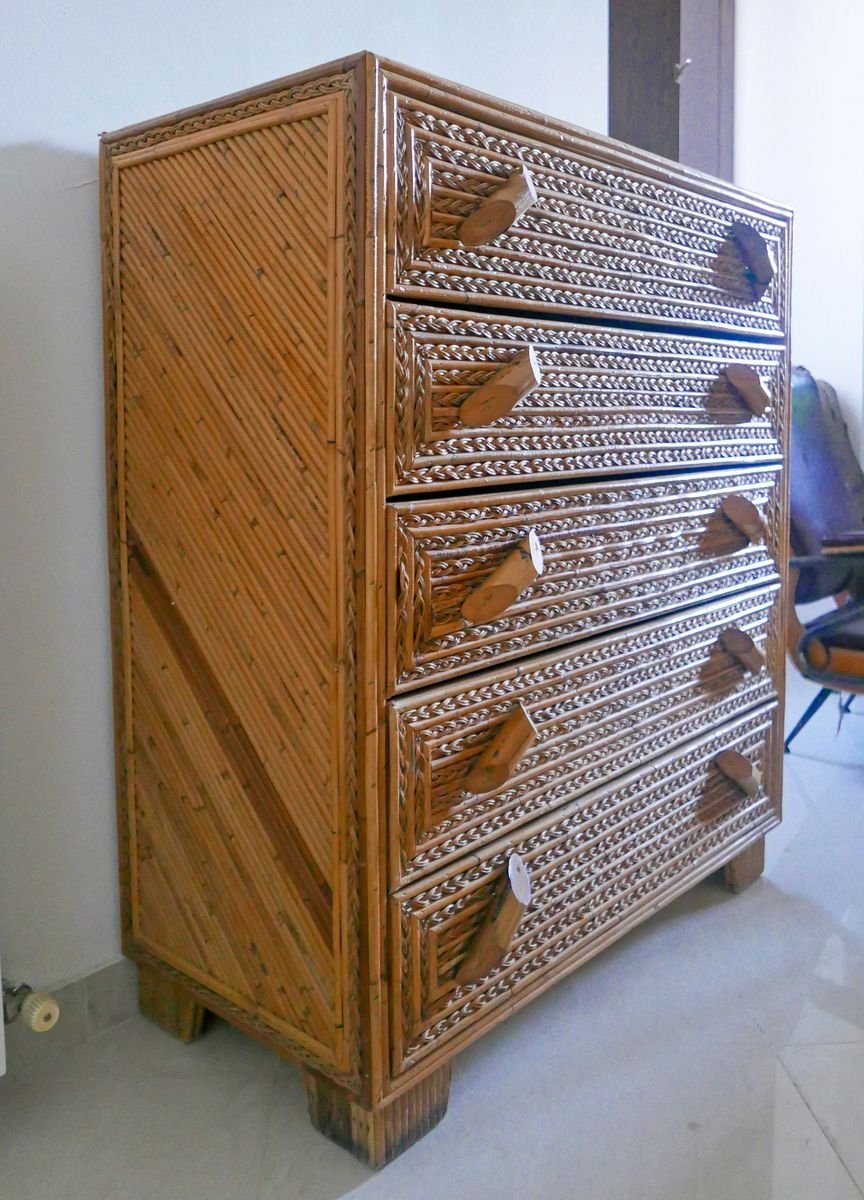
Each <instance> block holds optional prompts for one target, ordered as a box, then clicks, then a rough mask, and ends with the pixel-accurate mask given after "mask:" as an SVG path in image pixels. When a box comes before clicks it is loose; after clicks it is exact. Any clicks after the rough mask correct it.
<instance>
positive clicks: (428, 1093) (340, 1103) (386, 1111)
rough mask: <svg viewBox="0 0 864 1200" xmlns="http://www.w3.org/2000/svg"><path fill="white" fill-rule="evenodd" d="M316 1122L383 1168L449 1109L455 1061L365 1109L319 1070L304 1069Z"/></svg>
mask: <svg viewBox="0 0 864 1200" xmlns="http://www.w3.org/2000/svg"><path fill="white" fill-rule="evenodd" d="M303 1082H304V1083H305V1084H306V1099H307V1101H308V1103H309V1116H310V1118H311V1120H312V1124H313V1125H314V1126H315V1128H316V1129H318V1130H320V1131H321V1133H323V1134H326V1136H327V1137H329V1138H331V1139H332V1140H333V1141H334V1142H337V1143H338V1144H339V1145H340V1146H344V1147H345V1149H346V1150H350V1151H351V1153H352V1154H355V1155H356V1156H357V1158H359V1159H360V1161H361V1162H363V1163H366V1165H367V1166H370V1167H383V1166H385V1165H386V1164H387V1163H388V1162H391V1161H392V1160H393V1159H394V1158H396V1157H397V1156H398V1155H400V1154H401V1153H402V1151H403V1150H407V1149H408V1147H409V1146H413V1144H414V1143H415V1142H418V1141H419V1140H420V1138H422V1137H425V1135H426V1134H427V1133H428V1132H429V1131H430V1129H434V1127H435V1126H436V1125H437V1124H438V1122H439V1121H440V1120H441V1118H442V1117H443V1116H444V1114H445V1113H446V1111H447V1100H448V1098H449V1096H450V1064H449V1063H445V1064H444V1066H443V1067H439V1068H438V1070H437V1071H435V1072H433V1074H431V1075H427V1076H426V1078H425V1079H422V1080H421V1081H420V1082H419V1083H417V1084H415V1085H414V1087H413V1088H411V1090H410V1091H407V1092H403V1093H402V1094H401V1095H400V1096H397V1097H396V1099H395V1100H391V1101H390V1103H389V1104H384V1105H382V1106H381V1107H380V1108H373V1109H369V1108H364V1107H363V1106H362V1105H361V1104H358V1103H357V1101H356V1100H352V1099H351V1097H350V1096H349V1095H348V1094H347V1093H346V1092H344V1091H343V1090H342V1089H341V1088H340V1087H339V1086H338V1085H337V1084H335V1083H331V1082H330V1080H328V1079H325V1078H324V1077H323V1076H322V1075H318V1074H316V1073H315V1072H314V1071H308V1070H304V1072H303Z"/></svg>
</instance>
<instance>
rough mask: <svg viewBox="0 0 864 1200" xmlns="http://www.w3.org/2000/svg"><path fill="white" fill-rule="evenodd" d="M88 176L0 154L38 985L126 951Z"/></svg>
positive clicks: (48, 158) (15, 642)
mask: <svg viewBox="0 0 864 1200" xmlns="http://www.w3.org/2000/svg"><path fill="white" fill-rule="evenodd" d="M96 177H97V159H96V155H95V153H94V154H81V153H74V152H71V151H65V150H60V149H55V148H53V147H50V146H44V145H18V146H9V147H5V148H3V149H0V213H2V220H0V397H2V402H0V687H2V696H3V701H2V703H0V943H2V946H3V966H4V971H5V973H6V974H7V975H9V976H10V977H13V978H14V977H19V978H28V979H30V981H31V982H33V983H34V984H37V983H38V984H39V985H44V986H48V985H53V984H54V983H56V982H62V981H63V980H66V979H68V978H70V977H72V976H75V975H80V974H82V973H84V972H87V971H90V970H93V969H95V968H96V967H98V966H101V965H103V964H105V963H106V962H110V961H111V960H113V959H116V958H117V957H118V956H119V953H120V949H119V934H118V929H117V918H116V915H115V914H116V912H117V905H116V900H115V892H116V885H115V876H116V871H115V850H114V818H113V762H112V750H111V742H112V734H111V698H110V642H109V633H108V611H107V583H106V552H105V540H106V539H105V515H104V510H105V500H104V470H103V415H102V403H103V402H102V359H101V299H100V284H99V218H98V185H97V182H96Z"/></svg>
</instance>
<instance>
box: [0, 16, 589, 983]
mask: <svg viewBox="0 0 864 1200" xmlns="http://www.w3.org/2000/svg"><path fill="white" fill-rule="evenodd" d="M529 10H530V16H529V15H528V13H529ZM2 27H3V32H2V37H0V79H2V80H3V105H2V107H0V944H2V947H3V966H4V970H5V971H6V972H7V974H8V975H9V976H10V977H12V978H24V977H26V978H28V979H29V981H30V982H32V983H33V984H39V985H44V986H53V985H55V984H57V983H60V982H64V981H66V980H68V979H71V978H73V977H74V976H76V975H80V974H84V973H86V972H89V971H91V970H94V969H95V968H97V967H99V966H102V965H103V964H106V963H108V962H110V961H113V960H114V959H115V958H117V957H118V955H119V953H120V949H119V934H118V922H117V916H116V913H117V898H116V892H117V889H116V883H115V875H116V868H115V863H116V856H115V850H114V816H113V764H112V751H111V745H112V734H111V701H110V683H109V636H108V611H107V602H106V590H107V587H106V557H105V548H104V544H105V517H104V486H103V466H102V459H103V450H102V377H101V343H100V339H101V331H100V294H99V277H98V271H99V243H98V221H97V191H96V185H95V178H96V144H97V135H98V133H99V132H100V130H103V129H113V128H117V127H120V126H123V125H126V124H129V123H131V122H134V121H139V120H143V119H145V118H147V117H152V116H157V115H159V114H160V113H164V112H170V111H172V110H174V109H177V108H181V107H184V106H186V105H189V104H195V103H197V102H199V101H203V100H207V99H208V98H211V97H215V96H219V95H223V94H225V93H227V92H232V91H236V90H239V89H241V88H244V87H249V86H251V85H253V84H256V83H260V82H262V81H264V80H267V79H270V78H274V77H276V76H279V75H284V74H287V73H289V72H291V71H295V70H301V69H303V68H305V67H309V66H313V65H314V64H316V63H318V62H324V61H326V60H328V59H331V58H336V57H340V56H342V55H345V54H350V53H352V52H353V51H355V50H360V49H371V50H375V51H377V52H379V53H381V54H385V55H388V56H389V57H392V58H395V59H397V60H400V61H403V62H407V63H410V64H411V65H413V66H417V67H423V68H427V69H428V70H430V71H433V72H436V73H438V74H440V75H444V76H446V77H448V78H451V79H455V80H458V81H459V82H462V83H465V84H469V85H471V86H474V87H476V88H479V89H481V90H484V91H488V92H491V93H492V94H497V95H501V96H504V97H506V98H508V99H511V100H514V101H518V102H521V103H524V104H527V105H529V106H532V107H534V108H539V109H541V110H543V111H546V112H550V113H553V114H554V115H556V116H560V117H564V118H565V119H568V120H571V121H574V122H575V123H577V124H580V125H584V126H586V127H588V128H591V129H595V130H600V131H605V129H606V64H607V0H543V3H542V4H538V5H535V6H533V7H532V6H528V7H526V5H525V4H524V3H522V2H521V0H519V2H517V0H473V2H472V0H462V2H461V3H460V4H458V5H441V4H433V5H425V6H424V5H414V6H409V5H407V4H405V3H404V2H403V0H378V2H377V3H376V2H374V0H367V2H366V3H358V2H355V3H346V0H314V2H313V3H307V2H305V0H304V3H298V2H296V0H294V2H292V0H248V2H247V3H245V4H239V5H238V4H237V3H236V2H235V0H231V2H230V3H229V2H227V0H137V2H134V0H76V2H75V3H70V4H65V5H59V4H57V3H49V2H48V0H6V3H5V4H4V7H3V19H2Z"/></svg>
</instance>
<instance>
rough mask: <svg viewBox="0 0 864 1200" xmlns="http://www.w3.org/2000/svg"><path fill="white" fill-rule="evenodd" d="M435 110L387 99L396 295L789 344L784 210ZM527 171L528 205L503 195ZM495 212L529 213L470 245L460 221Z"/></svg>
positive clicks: (575, 142) (589, 141)
mask: <svg viewBox="0 0 864 1200" xmlns="http://www.w3.org/2000/svg"><path fill="white" fill-rule="evenodd" d="M439 99H440V103H441V104H442V105H443V107H438V106H437V105H436V104H435V103H434V102H432V101H431V100H429V101H427V100H425V99H422V98H420V97H411V96H407V95H399V94H397V93H395V92H391V93H390V97H389V112H388V128H389V130H390V138H391V142H390V154H391V156H392V161H393V163H394V166H395V169H394V170H392V171H390V172H389V195H388V218H387V231H388V237H389V246H388V254H387V272H388V276H387V290H388V291H389V292H390V293H391V294H394V295H397V296H407V297H413V298H416V299H433V298H439V299H442V300H446V301H448V302H455V303H461V304H470V305H472V306H474V307H477V306H480V307H487V306H489V305H494V306H498V307H504V308H521V309H525V308H535V309H541V310H546V311H549V310H552V311H553V312H554V311H558V312H562V313H566V314H567V315H568V316H570V315H583V314H584V315H588V316H592V317H597V316H602V317H609V316H611V315H615V316H619V317H628V318H636V319H639V320H643V321H648V322H654V323H661V324H663V325H670V324H690V325H700V326H710V327H712V328H715V329H723V330H752V331H759V332H760V333H763V334H768V335H773V336H777V337H780V336H781V335H782V333H783V329H784V325H785V314H786V291H787V275H788V259H789V219H788V213H787V212H786V211H785V210H783V209H780V208H777V207H776V206H773V205H771V204H769V203H767V202H764V203H763V202H760V201H757V200H755V199H754V198H752V197H749V196H745V195H744V194H743V193H741V192H738V191H737V190H736V189H735V188H732V187H730V186H726V185H722V184H720V183H718V182H716V181H713V180H709V179H707V178H705V177H704V176H701V175H698V174H695V173H692V172H687V171H684V170H678V169H676V168H675V167H674V166H673V164H671V163H664V162H659V161H657V160H653V159H651V158H649V157H647V156H646V157H642V156H640V155H639V154H638V152H635V153H634V152H632V151H628V150H627V148H626V147H617V146H615V145H610V144H608V143H601V142H600V141H598V140H596V139H593V138H592V137H591V136H590V135H580V134H579V133H578V132H577V131H575V130H574V131H572V132H571V133H566V132H563V131H562V132H557V131H551V130H549V129H544V128H543V127H542V126H539V125H533V124H532V123H531V122H529V121H519V120H510V121H509V124H510V126H511V128H510V129H507V130H504V129H502V128H501V127H500V125H498V123H497V120H496V116H495V114H494V113H493V112H491V111H489V110H486V111H483V110H481V109H475V113H476V114H477V116H476V117H475V116H473V115H472V116H471V117H467V116H464V115H462V114H461V113H460V112H459V111H456V109H458V104H457V105H455V106H454V109H451V108H450V107H449V103H448V99H447V98H446V97H439ZM487 122H488V123H487ZM526 170H527V172H528V175H529V176H530V178H531V181H532V183H533V188H534V195H533V196H530V195H528V194H527V186H523V188H522V191H523V196H522V197H516V198H515V201H504V200H503V198H502V197H501V196H500V195H497V196H496V193H498V192H499V190H500V189H501V188H502V187H504V186H505V185H508V183H509V184H510V186H511V188H512V187H513V186H518V180H514V173H516V174H518V173H519V172H523V178H524V172H525V171H526ZM490 202H491V203H492V204H494V205H496V206H497V207H498V208H499V210H501V211H503V210H508V211H509V212H510V214H511V215H512V213H513V212H515V211H518V210H519V209H521V208H522V207H523V205H524V204H526V203H527V204H528V207H527V209H526V210H525V211H523V212H521V213H520V215H519V216H518V217H517V219H516V220H515V222H514V223H513V224H512V225H510V227H509V228H508V229H506V230H505V231H504V232H501V233H498V234H497V235H494V236H492V237H491V240H489V241H487V242H486V243H485V244H483V243H481V244H479V245H469V244H465V241H463V239H465V240H470V241H474V240H476V234H475V236H472V237H471V238H469V236H468V233H467V232H466V231H467V229H468V226H465V225H463V222H465V220H466V218H468V217H472V216H474V220H475V222H476V215H475V214H477V213H478V212H479V210H480V209H481V206H483V205H484V204H485V205H486V206H487V207H486V209H485V212H491V208H490V207H489V204H490ZM499 224H500V222H499ZM473 232H474V231H472V233H473Z"/></svg>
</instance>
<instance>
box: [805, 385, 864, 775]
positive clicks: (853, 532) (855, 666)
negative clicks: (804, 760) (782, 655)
mask: <svg viewBox="0 0 864 1200" xmlns="http://www.w3.org/2000/svg"><path fill="white" fill-rule="evenodd" d="M790 473H791V528H790V541H791V549H792V555H793V557H792V558H790V560H789V567H790V571H789V596H790V597H791V600H790V603H789V610H788V612H787V647H788V650H789V655H790V657H791V659H792V661H793V662H794V663H795V665H796V667H797V668H798V670H799V671H800V672H801V674H802V675H803V676H804V677H805V678H806V679H812V680H814V682H816V683H820V684H821V685H822V687H821V690H820V691H819V693H818V695H817V696H816V697H815V698H814V699H813V701H812V702H811V703H810V705H809V707H808V708H807V711H806V712H805V713H804V715H803V716H802V717H801V719H800V721H799V722H798V723H797V725H796V726H795V728H794V729H793V730H792V732H791V733H790V734H789V736H788V737H787V739H786V742H785V749H786V751H787V753H788V750H789V746H790V745H791V743H792V740H793V738H795V737H796V736H797V735H798V734H799V733H800V731H801V730H802V729H803V728H804V726H805V725H806V724H807V722H808V721H809V720H810V718H811V717H812V716H813V715H814V714H815V713H816V712H818V711H819V709H820V708H821V707H822V705H823V704H824V703H825V701H826V700H827V699H828V697H829V696H831V695H833V694H835V693H840V694H841V696H842V694H843V693H848V698H847V699H846V701H845V702H842V703H841V710H840V719H841V720H842V718H843V715H844V714H845V713H846V712H848V711H849V708H850V706H851V704H852V701H853V700H854V698H855V696H856V695H861V694H862V693H864V471H862V469H861V464H860V463H859V462H858V459H857V457H856V455H855V452H854V451H853V449H852V445H851V443H850V441H849V432H848V430H847V428H846V423H845V421H844V420H843V416H842V414H841V412H840V406H839V404H838V402H837V395H836V393H835V391H834V389H833V388H832V387H831V386H830V384H826V383H822V382H818V383H817V381H816V380H815V379H814V378H813V376H812V375H811V374H810V372H809V371H806V370H805V369H804V368H803V367H795V368H794V370H793V373H792V445H791V453H790ZM828 597H833V598H834V601H835V604H836V607H835V608H834V609H833V610H832V611H831V612H829V613H827V614H825V615H823V616H820V617H817V618H816V619H815V620H813V621H809V622H808V623H807V624H806V625H804V624H802V622H801V621H800V619H799V617H798V614H797V611H796V605H798V604H808V603H811V602H813V601H815V600H824V599H827V598H828Z"/></svg>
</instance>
